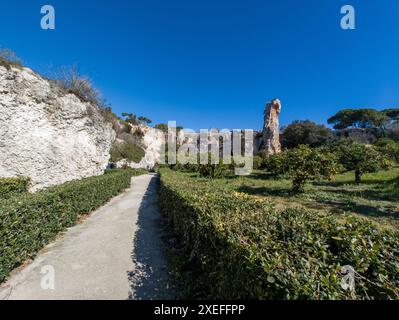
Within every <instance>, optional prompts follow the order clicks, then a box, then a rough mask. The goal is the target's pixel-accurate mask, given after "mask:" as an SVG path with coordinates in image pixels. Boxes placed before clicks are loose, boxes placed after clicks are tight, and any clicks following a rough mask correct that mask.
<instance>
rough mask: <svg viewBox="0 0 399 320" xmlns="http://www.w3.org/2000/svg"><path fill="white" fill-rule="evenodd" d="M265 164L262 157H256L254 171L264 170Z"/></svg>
mask: <svg viewBox="0 0 399 320" xmlns="http://www.w3.org/2000/svg"><path fill="white" fill-rule="evenodd" d="M263 164H264V159H263V158H262V156H260V155H256V156H254V158H253V168H254V170H259V169H262V167H263Z"/></svg>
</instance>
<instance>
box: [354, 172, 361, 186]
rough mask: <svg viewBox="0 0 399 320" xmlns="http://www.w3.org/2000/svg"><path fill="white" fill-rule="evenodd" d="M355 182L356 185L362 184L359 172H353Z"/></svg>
mask: <svg viewBox="0 0 399 320" xmlns="http://www.w3.org/2000/svg"><path fill="white" fill-rule="evenodd" d="M355 181H356V184H360V183H361V182H362V173H361V171H360V170H355Z"/></svg>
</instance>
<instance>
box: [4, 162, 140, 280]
mask: <svg viewBox="0 0 399 320" xmlns="http://www.w3.org/2000/svg"><path fill="white" fill-rule="evenodd" d="M135 174H137V173H136V172H135V171H134V170H117V171H115V172H111V173H109V174H105V175H102V176H98V177H91V178H87V179H83V180H80V181H73V182H69V183H65V184H63V185H60V186H56V187H52V188H49V189H46V190H43V191H40V192H38V193H35V194H29V193H26V194H22V195H20V196H16V197H12V198H10V199H7V200H2V201H1V202H0V252H1V255H0V282H1V281H3V280H4V279H5V277H7V275H8V274H9V272H10V271H11V270H13V269H14V268H15V267H17V266H18V265H20V264H21V263H23V262H24V261H25V260H27V259H29V258H32V257H34V256H35V255H36V253H37V252H38V251H39V250H40V249H41V248H43V247H44V246H45V245H46V244H48V243H49V242H50V241H52V240H54V239H55V237H56V235H57V234H58V233H59V232H61V231H63V230H65V229H66V228H68V227H71V226H73V225H74V224H75V223H76V221H77V219H78V217H79V216H80V215H83V214H87V213H89V212H91V211H92V210H94V209H96V208H98V207H99V206H101V205H103V204H104V203H105V202H107V201H108V200H109V199H110V198H112V197H114V196H116V195H117V194H119V193H120V192H121V191H122V190H124V189H126V188H128V187H129V186H130V180H131V176H132V175H135Z"/></svg>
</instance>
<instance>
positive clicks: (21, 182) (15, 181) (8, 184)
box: [0, 177, 30, 200]
mask: <svg viewBox="0 0 399 320" xmlns="http://www.w3.org/2000/svg"><path fill="white" fill-rule="evenodd" d="M29 182H30V179H29V178H25V177H17V178H0V200H1V199H5V198H9V197H11V196H14V195H16V194H20V193H24V192H27V191H28V186H29Z"/></svg>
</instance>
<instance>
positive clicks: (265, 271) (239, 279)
mask: <svg viewBox="0 0 399 320" xmlns="http://www.w3.org/2000/svg"><path fill="white" fill-rule="evenodd" d="M195 179H196V178H192V177H189V176H187V175H186V174H182V173H178V172H174V171H171V170H169V169H161V191H160V206H161V210H162V212H163V213H164V214H165V215H166V216H167V218H168V220H169V222H170V225H171V226H172V227H173V230H174V232H175V233H176V235H177V236H178V237H179V240H180V241H179V243H180V244H181V245H182V248H181V250H180V251H181V252H180V255H178V256H177V257H176V256H175V259H174V260H175V264H176V267H177V270H178V272H177V276H178V277H179V278H180V279H179V280H180V281H182V282H183V284H184V286H183V287H185V288H187V292H186V293H185V294H186V297H190V298H210V299H399V234H398V232H394V231H381V230H379V229H378V228H377V227H376V226H375V225H374V224H372V223H371V222H368V221H365V220H364V219H361V218H358V217H353V216H344V218H343V217H342V216H340V219H339V220H338V219H337V217H336V216H333V215H326V214H321V213H317V212H314V211H307V210H300V209H285V210H278V209H276V208H275V207H274V205H273V203H272V202H269V201H268V200H266V199H265V198H262V197H256V196H249V195H246V194H243V193H236V192H231V191H227V190H224V189H223V188H220V187H219V188H214V185H212V182H211V181H204V180H203V179H202V180H195ZM348 265H349V266H351V267H353V268H354V270H355V271H356V278H355V289H354V291H351V290H344V289H343V288H342V286H341V284H342V282H341V281H342V279H343V275H342V274H341V272H342V267H343V266H348Z"/></svg>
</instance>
